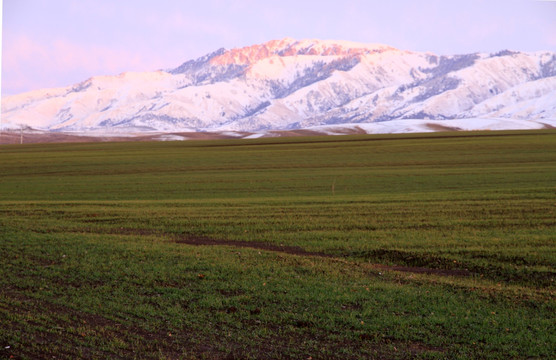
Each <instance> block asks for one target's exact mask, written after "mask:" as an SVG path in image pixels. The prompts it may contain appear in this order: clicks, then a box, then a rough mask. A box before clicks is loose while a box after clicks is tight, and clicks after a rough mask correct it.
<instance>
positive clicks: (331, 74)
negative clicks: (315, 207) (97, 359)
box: [2, 38, 556, 132]
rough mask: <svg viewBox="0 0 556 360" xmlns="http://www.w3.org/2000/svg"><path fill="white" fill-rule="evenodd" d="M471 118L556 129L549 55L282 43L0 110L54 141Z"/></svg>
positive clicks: (555, 82)
mask: <svg viewBox="0 0 556 360" xmlns="http://www.w3.org/2000/svg"><path fill="white" fill-rule="evenodd" d="M467 118H473V119H474V120H473V124H476V123H477V124H479V125H481V123H480V120H477V119H481V118H482V119H485V121H486V120H488V121H491V122H492V119H497V121H496V124H497V128H504V126H503V125H500V124H501V123H504V121H505V120H507V123H508V124H512V123H513V124H515V123H516V121H517V122H522V121H531V122H533V123H538V124H540V125H539V126H542V125H543V124H544V125H546V126H556V53H551V52H536V53H523V52H513V51H507V50H506V51H501V52H498V53H496V54H480V53H475V54H466V55H451V56H439V55H435V54H432V53H420V52H411V51H404V50H398V49H395V48H392V47H390V46H386V45H381V44H360V43H353V42H347V41H322V40H299V41H298V40H294V39H289V38H286V39H283V40H274V41H269V42H267V43H264V44H260V45H253V46H249V47H245V48H240V49H233V50H225V49H220V50H217V51H215V52H213V53H211V54H208V55H206V56H203V57H201V58H199V59H196V60H190V61H187V62H185V63H183V64H182V65H180V66H178V67H177V68H175V69H170V70H167V71H155V72H142V73H123V74H120V75H117V76H95V77H92V78H90V79H88V80H86V81H83V82H81V83H79V84H76V85H73V86H70V87H66V88H56V89H45V90H37V91H32V92H28V93H24V94H19V95H14V96H9V97H6V98H3V99H2V124H3V126H4V127H8V128H9V127H18V126H20V125H21V124H24V125H27V126H31V127H33V128H37V129H42V130H50V131H78V132H83V131H96V132H143V131H161V132H176V131H268V130H288V129H302V128H311V127H319V126H320V127H322V126H337V125H341V124H347V123H349V124H351V125H350V126H356V125H357V124H368V123H378V122H381V123H382V122H386V121H391V120H397V121H398V122H393V123H392V125H393V124H397V123H404V122H403V121H402V122H400V121H399V120H407V119H421V120H422V121H425V122H430V121H429V119H436V120H443V122H442V123H443V124H445V123H446V121H447V120H450V119H454V120H455V119H457V120H458V121H457V123H458V124H459V125H458V126H457V127H458V128H461V126H460V125H461V124H465V121H464V120H463V119H467ZM477 121H478V122H477ZM488 121H486V122H485V123H488ZM481 126H482V128H484V127H485V126H484V125H481ZM508 127H509V128H511V125H508ZM360 128H361V129H364V128H368V126H367V127H365V126H362V127H360ZM374 128H376V126H375V127H374ZM387 128H388V127H387ZM463 128H468V127H466V126H463Z"/></svg>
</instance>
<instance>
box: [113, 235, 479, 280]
mask: <svg viewBox="0 0 556 360" xmlns="http://www.w3.org/2000/svg"><path fill="white" fill-rule="evenodd" d="M111 233H113V234H118V235H139V236H148V235H151V236H165V237H170V238H171V239H172V240H173V241H174V242H175V243H178V244H186V245H194V246H232V247H236V248H248V249H255V250H263V251H271V252H277V253H283V254H289V255H298V256H311V257H320V258H328V259H339V260H345V259H343V258H342V257H341V256H337V255H333V254H327V253H324V252H317V251H308V250H305V249H303V248H301V247H299V246H288V245H276V244H270V243H265V242H261V241H242V240H225V239H214V238H209V237H204V236H195V235H180V234H168V233H159V232H156V231H153V230H148V229H130V228H120V229H118V230H117V231H114V232H111ZM370 266H371V267H373V268H375V269H380V270H390V271H401V272H409V273H414V274H429V275H438V276H471V272H470V271H469V270H466V269H434V268H427V267H416V266H398V265H384V264H370Z"/></svg>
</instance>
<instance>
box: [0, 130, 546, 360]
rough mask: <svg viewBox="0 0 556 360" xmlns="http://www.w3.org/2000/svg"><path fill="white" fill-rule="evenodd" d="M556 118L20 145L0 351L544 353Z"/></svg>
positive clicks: (10, 155)
mask: <svg viewBox="0 0 556 360" xmlns="http://www.w3.org/2000/svg"><path fill="white" fill-rule="evenodd" d="M555 264H556V131H554V130H539V131H505V132H469V133H462V132H458V133H433V134H406V135H357V136H334V137H290V138H267V139H254V140H206V141H185V142H125V143H112V142H109V143H80V144H29V145H4V146H0V323H1V324H2V325H1V326H0V358H10V357H12V358H15V359H36V358H57V359H75V358H86V359H97V358H110V359H128V358H137V359H310V358H312V359H414V358H415V359H469V358H481V359H508V358H515V359H546V358H550V357H551V356H553V355H550V354H554V353H555V352H556V325H555V324H556V316H555V315H554V314H555V312H556V309H555V305H556V303H555V300H554V295H555V287H556V286H555V285H556V284H555V275H556V269H555Z"/></svg>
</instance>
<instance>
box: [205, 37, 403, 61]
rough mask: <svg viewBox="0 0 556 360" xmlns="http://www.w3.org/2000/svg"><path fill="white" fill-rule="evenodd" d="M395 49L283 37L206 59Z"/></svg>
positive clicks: (323, 54) (247, 59) (233, 59)
mask: <svg viewBox="0 0 556 360" xmlns="http://www.w3.org/2000/svg"><path fill="white" fill-rule="evenodd" d="M389 50H396V49H395V48H393V47H390V46H387V45H382V44H361V43H356V42H351V41H336V40H310V39H309V40H295V39H292V38H284V39H282V40H271V41H268V42H266V43H263V44H258V45H252V46H246V47H243V48H237V49H232V50H228V51H226V52H224V53H223V54H222V55H218V56H215V57H214V58H212V59H211V60H210V62H211V64H213V65H232V64H234V65H250V64H253V63H255V62H257V61H260V60H263V59H266V58H269V57H272V56H281V57H284V56H297V55H310V56H357V55H363V54H371V53H379V52H384V51H389Z"/></svg>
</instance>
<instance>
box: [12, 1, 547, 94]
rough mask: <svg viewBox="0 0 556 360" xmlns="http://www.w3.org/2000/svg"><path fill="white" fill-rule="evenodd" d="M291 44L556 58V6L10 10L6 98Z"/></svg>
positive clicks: (123, 5)
mask: <svg viewBox="0 0 556 360" xmlns="http://www.w3.org/2000/svg"><path fill="white" fill-rule="evenodd" d="M284 37H292V38H296V39H307V38H310V39H313V38H317V39H332V40H351V41H357V42H364V43H383V44H387V45H390V46H394V47H397V48H399V49H404V50H413V51H430V52H433V53H436V54H439V55H451V54H462V53H472V52H487V53H488V52H496V51H499V50H502V49H511V50H519V51H540V50H549V51H555V52H556V1H550V0H547V1H539V0H310V1H304V0H230V1H224V0H3V23H2V96H6V95H13V94H17V93H21V92H24V91H29V90H35V89H40V88H50V87H60V86H68V85H72V84H74V83H77V82H80V81H83V80H86V79H87V78H89V77H91V76H94V75H116V74H119V73H121V72H123V71H151V70H158V69H169V68H174V67H177V66H179V65H180V64H181V63H183V62H185V61H187V60H190V59H193V58H197V57H200V56H203V55H205V54H207V53H209V52H212V51H214V50H217V49H218V48H221V47H224V48H227V49H231V48H235V47H242V46H247V45H252V44H258V43H262V42H266V41H268V40H272V39H281V38H284Z"/></svg>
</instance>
